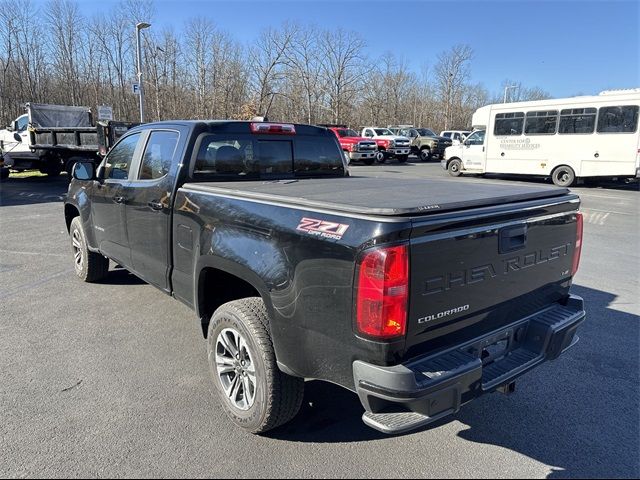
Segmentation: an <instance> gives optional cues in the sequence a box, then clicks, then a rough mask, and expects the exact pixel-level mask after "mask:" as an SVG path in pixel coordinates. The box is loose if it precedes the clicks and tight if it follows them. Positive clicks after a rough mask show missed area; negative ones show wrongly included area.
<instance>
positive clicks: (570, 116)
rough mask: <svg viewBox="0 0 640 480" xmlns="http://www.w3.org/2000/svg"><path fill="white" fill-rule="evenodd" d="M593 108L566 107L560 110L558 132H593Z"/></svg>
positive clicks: (594, 113)
mask: <svg viewBox="0 0 640 480" xmlns="http://www.w3.org/2000/svg"><path fill="white" fill-rule="evenodd" d="M596 112H597V110H596V109H595V108H568V109H565V110H561V111H560V127H559V128H558V133H559V134H561V135H563V134H568V133H593V131H594V130H595V128H596Z"/></svg>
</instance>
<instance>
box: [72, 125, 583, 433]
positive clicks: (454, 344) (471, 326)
mask: <svg viewBox="0 0 640 480" xmlns="http://www.w3.org/2000/svg"><path fill="white" fill-rule="evenodd" d="M73 177H74V179H73V180H72V182H71V184H70V185H69V191H68V194H67V197H66V200H65V206H64V214H65V220H66V225H67V228H68V230H69V234H70V245H71V249H72V252H73V265H74V268H75V273H76V275H77V276H78V277H79V278H80V279H82V280H84V281H88V282H95V281H99V280H101V279H103V278H104V277H105V276H106V275H107V274H108V268H109V260H113V262H115V263H117V264H119V265H121V266H122V267H124V268H126V269H128V270H130V271H131V272H133V273H134V274H136V275H137V276H139V277H140V278H142V279H144V280H145V281H147V282H149V283H151V284H152V285H154V286H156V287H157V288H159V289H160V290H161V291H163V292H164V293H166V294H167V295H171V296H172V297H174V298H176V299H178V300H180V301H182V302H183V303H185V304H186V305H188V306H189V307H190V308H192V309H194V310H195V312H196V317H197V318H198V319H199V322H200V323H201V324H202V331H203V334H204V336H205V337H206V339H207V353H208V360H209V366H210V373H211V377H212V380H213V385H214V389H215V391H216V392H217V396H218V398H219V401H220V405H221V406H222V408H223V409H224V411H225V412H226V413H227V415H228V416H229V417H230V419H231V420H232V421H233V422H235V423H236V424H237V425H238V426H240V427H241V428H244V429H245V430H247V431H250V432H265V431H267V430H270V429H272V428H275V427H277V426H279V425H282V424H284V423H286V422H287V421H289V420H290V419H292V418H293V417H294V416H295V415H296V413H297V412H298V410H299V408H300V406H301V403H302V399H303V389H304V379H305V378H314V379H319V380H325V381H329V382H332V383H335V384H337V385H341V386H342V387H344V388H347V389H349V390H351V391H353V392H355V393H357V394H358V396H359V398H360V400H361V402H362V404H363V406H364V408H365V413H364V416H363V420H364V422H365V423H366V424H367V425H369V426H371V427H373V428H376V429H378V430H380V431H383V432H386V433H401V432H404V431H407V430H411V429H414V428H418V427H421V426H423V425H426V424H429V423H431V422H434V421H436V420H439V419H441V418H442V417H444V416H446V415H449V414H452V413H455V412H457V411H458V410H459V409H460V407H461V406H462V405H463V404H465V403H467V402H469V401H471V400H473V399H474V398H476V397H478V396H480V395H482V394H485V393H490V392H494V391H503V392H510V391H512V390H513V386H514V381H515V379H516V378H518V377H520V376H521V375H522V374H524V373H525V372H527V371H529V370H531V369H532V368H534V367H536V366H537V365H539V364H541V363H543V362H545V361H547V360H554V359H556V358H558V356H560V355H561V354H562V353H564V352H565V351H566V350H567V349H568V348H569V347H571V346H572V345H574V343H575V342H576V341H577V337H576V336H575V333H576V330H577V328H578V326H579V325H580V323H581V322H582V321H583V319H584V317H585V312H584V309H583V302H582V299H581V298H579V297H577V296H574V295H571V294H570V293H569V288H570V286H571V281H572V277H573V275H574V274H575V273H576V270H577V268H578V262H579V259H580V251H581V245H582V216H581V214H580V213H579V212H578V206H579V199H578V197H577V196H576V195H574V194H571V193H570V192H569V191H568V190H566V189H559V188H555V187H547V186H537V187H526V186H521V185H493V184H492V185H483V184H478V185H474V188H469V187H468V185H467V184H466V183H465V184H458V183H455V182H451V181H448V180H446V179H442V180H421V179H405V178H366V177H350V176H348V170H347V166H346V164H345V161H344V158H343V156H342V152H341V150H340V147H339V146H338V142H337V141H336V138H335V135H334V134H333V133H332V132H329V131H328V130H327V129H325V128H320V127H314V126H309V125H289V124H274V123H264V122H228V121H217V122H202V121H175V122H162V123H155V124H146V125H142V126H140V127H137V128H134V129H132V130H131V131H129V132H127V133H126V134H125V135H124V136H123V137H122V138H121V139H120V141H119V142H118V143H117V144H116V145H115V146H114V148H113V149H112V150H111V152H110V153H109V154H108V155H107V156H106V158H105V159H104V160H103V161H102V163H101V164H100V165H99V166H98V168H97V169H96V168H95V165H94V164H93V163H92V162H81V163H78V164H76V166H75V168H74V174H73ZM99 289H102V290H103V291H101V292H99V291H98V290H95V289H94V290H93V292H94V294H96V295H101V296H104V297H107V296H108V295H109V291H108V290H109V286H108V282H107V283H105V284H103V285H101V286H100V287H99ZM113 308H114V310H115V309H119V310H126V308H127V305H126V304H123V303H121V302H117V301H114V306H113ZM108 316H109V312H105V321H108ZM176 320H177V319H176ZM131 321H135V319H132V320H131ZM150 334H153V332H150ZM543 375H548V376H549V379H550V380H551V379H552V377H553V370H552V369H550V368H549V369H545V370H544V371H543ZM552 388H556V389H557V388H563V384H561V383H559V382H558V383H557V384H556V385H554V386H553V387H552ZM486 406H487V407H488V408H489V404H486ZM203 414H204V415H206V412H203ZM521 415H522V419H521V420H520V424H522V425H526V424H527V415H528V412H527V411H526V410H523V411H522V412H521ZM552 420H553V419H551V418H550V419H549V421H552Z"/></svg>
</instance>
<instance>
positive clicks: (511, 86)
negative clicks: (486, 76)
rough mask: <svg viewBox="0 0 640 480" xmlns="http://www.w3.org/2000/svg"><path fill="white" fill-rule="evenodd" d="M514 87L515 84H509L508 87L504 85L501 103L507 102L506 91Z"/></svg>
mask: <svg viewBox="0 0 640 480" xmlns="http://www.w3.org/2000/svg"><path fill="white" fill-rule="evenodd" d="M516 87H517V85H509V86H508V87H504V100H503V101H502V103H507V92H508V91H509V89H510V88H516Z"/></svg>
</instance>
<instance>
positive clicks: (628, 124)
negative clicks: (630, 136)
mask: <svg viewBox="0 0 640 480" xmlns="http://www.w3.org/2000/svg"><path fill="white" fill-rule="evenodd" d="M637 126H638V106H637V105H627V106H623V107H602V108H601V109H600V113H599V114H598V133H632V132H635V131H636V127H637Z"/></svg>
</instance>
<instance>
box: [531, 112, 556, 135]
mask: <svg viewBox="0 0 640 480" xmlns="http://www.w3.org/2000/svg"><path fill="white" fill-rule="evenodd" d="M557 123H558V111H557V110H546V111H545V110H542V111H538V112H527V121H526V123H525V126H524V133H526V134H527V135H553V134H555V133H556V124H557Z"/></svg>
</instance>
